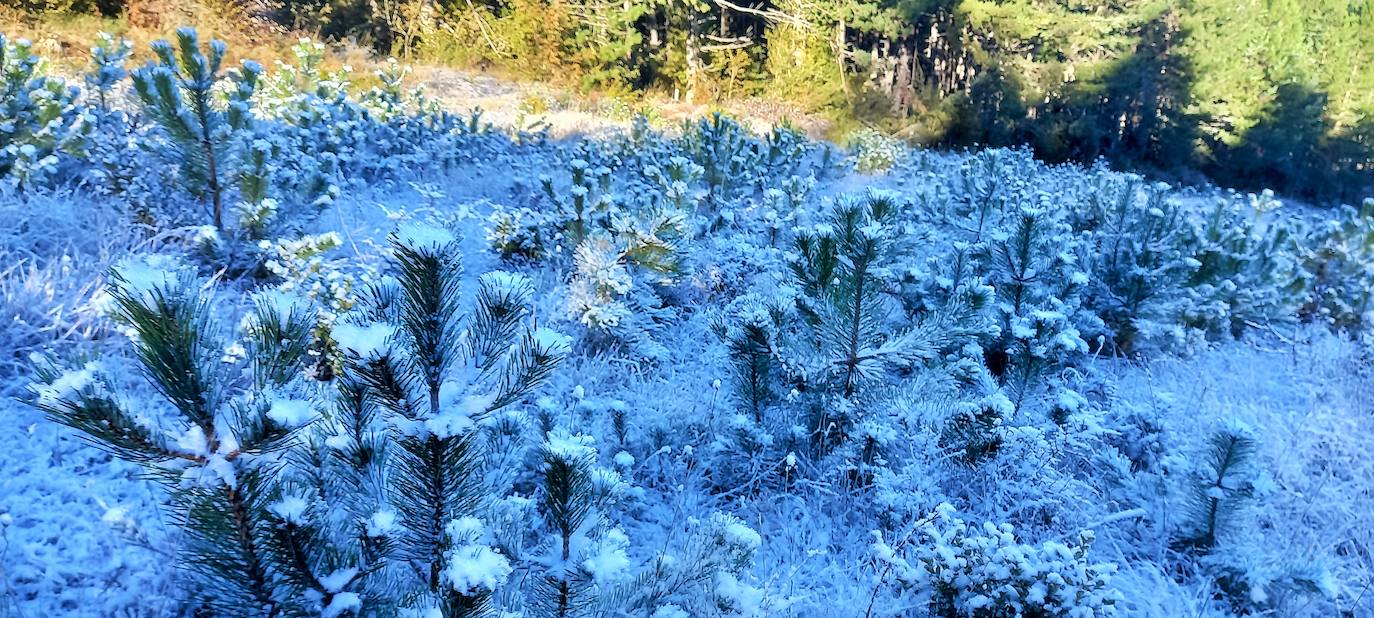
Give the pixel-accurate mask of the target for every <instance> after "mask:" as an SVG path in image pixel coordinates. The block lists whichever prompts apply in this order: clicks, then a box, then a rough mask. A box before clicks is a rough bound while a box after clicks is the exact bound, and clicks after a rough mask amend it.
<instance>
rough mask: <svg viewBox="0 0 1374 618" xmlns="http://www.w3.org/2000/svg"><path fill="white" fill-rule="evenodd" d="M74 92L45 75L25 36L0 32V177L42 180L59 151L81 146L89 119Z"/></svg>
mask: <svg viewBox="0 0 1374 618" xmlns="http://www.w3.org/2000/svg"><path fill="white" fill-rule="evenodd" d="M77 93H78V89H77V88H75V87H72V86H68V85H67V83H66V82H65V81H63V80H62V79H60V78H57V77H53V76H50V75H47V72H46V70H45V67H44V63H43V61H42V59H41V58H39V57H38V56H37V55H36V54H35V53H34V52H33V46H32V44H30V43H29V41H27V40H25V39H20V40H18V41H13V42H11V41H9V40H8V39H6V38H5V37H4V35H0V177H3V178H6V179H7V180H9V181H10V182H14V183H28V182H33V181H38V180H42V179H44V178H45V177H47V176H49V175H51V174H54V173H55V172H56V171H57V167H58V163H59V155H61V154H62V153H63V152H64V151H75V150H79V149H80V147H81V141H82V139H83V137H84V133H85V132H86V130H87V121H86V119H85V118H84V115H83V114H81V113H80V111H79V109H78V108H77V107H76V105H75V101H76V98H77Z"/></svg>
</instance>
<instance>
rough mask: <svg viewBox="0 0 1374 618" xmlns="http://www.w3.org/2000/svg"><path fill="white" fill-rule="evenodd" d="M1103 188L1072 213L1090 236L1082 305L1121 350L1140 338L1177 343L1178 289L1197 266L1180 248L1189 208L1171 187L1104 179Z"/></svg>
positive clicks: (1135, 180) (1134, 179) (1127, 349)
mask: <svg viewBox="0 0 1374 618" xmlns="http://www.w3.org/2000/svg"><path fill="white" fill-rule="evenodd" d="M1101 191H1102V192H1103V194H1099V195H1095V196H1094V199H1093V200H1092V201H1090V203H1089V204H1088V205H1087V208H1084V209H1082V211H1081V212H1076V213H1074V214H1075V216H1076V220H1075V221H1074V226H1075V228H1077V229H1079V230H1081V231H1085V232H1088V233H1089V234H1090V238H1091V241H1090V243H1091V244H1090V245H1089V246H1088V247H1087V249H1086V253H1087V255H1089V256H1090V257H1089V259H1088V261H1087V264H1086V265H1087V266H1088V268H1089V273H1090V274H1091V282H1090V290H1089V292H1088V293H1087V294H1086V295H1085V303H1086V304H1087V305H1088V306H1089V307H1091V308H1092V309H1093V310H1094V311H1095V312H1096V313H1097V314H1098V316H1100V317H1101V318H1102V320H1103V321H1104V322H1105V323H1106V325H1107V328H1108V330H1109V335H1110V338H1111V344H1112V346H1113V347H1114V348H1115V349H1116V350H1117V351H1118V352H1120V353H1125V354H1129V353H1131V352H1132V351H1134V350H1135V348H1136V346H1137V344H1138V343H1140V342H1142V340H1145V341H1149V340H1165V341H1167V340H1168V339H1169V338H1173V339H1178V338H1180V337H1181V336H1182V333H1181V332H1180V331H1181V329H1180V328H1179V327H1178V326H1177V324H1176V323H1175V322H1174V317H1175V316H1177V315H1178V313H1179V303H1180V302H1182V300H1183V299H1181V298H1180V296H1181V294H1180V292H1181V291H1182V289H1183V285H1184V283H1185V282H1186V281H1187V279H1188V278H1189V277H1191V276H1192V275H1193V273H1194V272H1196V271H1197V269H1198V267H1199V262H1198V261H1197V260H1196V259H1195V258H1193V256H1192V255H1190V254H1189V253H1188V252H1186V250H1185V241H1184V238H1185V234H1186V233H1187V229H1188V228H1187V218H1186V211H1185V210H1184V208H1183V206H1182V205H1181V204H1180V203H1179V202H1178V201H1177V200H1176V199H1173V198H1171V197H1170V196H1169V192H1168V191H1169V186H1168V185H1166V184H1163V183H1155V184H1152V185H1150V186H1148V187H1145V188H1144V189H1142V188H1141V186H1140V180H1139V178H1138V177H1130V178H1127V179H1125V180H1124V181H1121V182H1116V181H1111V180H1105V181H1104V184H1103V186H1102V188H1101ZM1142 193H1143V195H1142Z"/></svg>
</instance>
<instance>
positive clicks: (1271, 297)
mask: <svg viewBox="0 0 1374 618" xmlns="http://www.w3.org/2000/svg"><path fill="white" fill-rule="evenodd" d="M1252 197H1253V196H1252ZM1199 214H1200V216H1198V217H1195V218H1194V220H1193V221H1191V222H1190V223H1191V225H1190V226H1189V235H1188V240H1187V243H1186V244H1187V246H1188V247H1189V251H1190V252H1191V253H1192V255H1193V259H1194V260H1196V261H1197V268H1196V269H1195V270H1194V271H1193V272H1192V273H1191V274H1190V275H1189V277H1188V280H1187V282H1186V286H1187V289H1188V296H1189V298H1190V301H1191V302H1190V303H1189V306H1187V307H1186V308H1185V310H1184V311H1183V312H1182V315H1179V316H1178V317H1177V318H1176V319H1177V320H1178V321H1180V322H1182V323H1183V325H1184V326H1186V327H1188V328H1190V329H1194V330H1195V331H1198V332H1200V333H1202V334H1203V335H1204V336H1207V337H1212V338H1215V337H1220V336H1226V337H1239V336H1240V335H1241V334H1242V333H1244V332H1245V331H1246V330H1247V329H1249V328H1252V327H1257V326H1261V325H1267V324H1272V323H1274V322H1281V321H1283V320H1285V319H1287V318H1289V317H1290V316H1292V315H1294V314H1295V312H1296V309H1297V307H1296V305H1297V304H1299V302H1300V301H1299V300H1298V299H1296V298H1295V296H1297V295H1296V294H1294V293H1293V290H1294V288H1295V287H1296V286H1297V285H1300V284H1301V281H1300V273H1299V272H1298V271H1299V270H1300V268H1301V266H1300V264H1299V263H1298V262H1299V260H1300V258H1298V257H1297V256H1298V255H1299V254H1300V253H1301V250H1300V249H1299V248H1298V247H1297V241H1298V240H1299V239H1298V238H1296V237H1295V235H1294V234H1293V229H1292V225H1291V224H1289V223H1288V222H1287V221H1285V220H1283V219H1280V218H1276V217H1275V218H1270V219H1269V220H1267V221H1265V220H1261V217H1262V216H1263V215H1264V212H1262V211H1260V210H1259V209H1258V208H1256V207H1255V206H1253V205H1249V204H1246V203H1244V202H1242V201H1241V200H1240V199H1237V198H1235V197H1231V198H1217V199H1216V200H1215V202H1214V204H1213V206H1212V207H1211V208H1210V209H1207V210H1203V211H1202V212H1200V213H1199Z"/></svg>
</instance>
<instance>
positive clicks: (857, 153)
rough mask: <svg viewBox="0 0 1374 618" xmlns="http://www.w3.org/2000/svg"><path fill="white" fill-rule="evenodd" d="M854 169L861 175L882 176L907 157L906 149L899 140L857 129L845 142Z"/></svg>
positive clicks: (871, 131) (871, 130)
mask: <svg viewBox="0 0 1374 618" xmlns="http://www.w3.org/2000/svg"><path fill="white" fill-rule="evenodd" d="M846 141H847V146H848V148H849V152H850V156H851V157H853V158H854V169H855V170H858V171H859V173H862V174H882V173H885V172H887V170H889V169H892V166H894V165H897V164H898V163H900V162H902V161H903V160H905V159H906V157H907V147H906V144H903V143H902V141H901V140H898V139H895V138H891V137H888V136H886V135H883V134H882V133H880V132H878V131H877V130H876V129H868V128H865V129H859V130H857V131H855V132H853V133H851V134H850V135H849V138H848V139H847V140H846Z"/></svg>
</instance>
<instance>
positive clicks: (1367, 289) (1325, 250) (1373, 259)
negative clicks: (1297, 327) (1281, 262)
mask: <svg viewBox="0 0 1374 618" xmlns="http://www.w3.org/2000/svg"><path fill="white" fill-rule="evenodd" d="M1310 238H1311V240H1309V241H1307V242H1305V243H1304V244H1305V245H1306V246H1308V247H1311V248H1310V249H1309V250H1308V251H1307V252H1305V254H1304V255H1303V258H1302V261H1303V279H1304V286H1305V294H1304V298H1303V303H1302V306H1301V307H1300V308H1299V310H1298V315H1299V316H1300V317H1301V318H1302V319H1303V320H1305V321H1309V322H1316V323H1319V324H1325V325H1328V326H1330V327H1332V328H1335V329H1339V330H1343V331H1346V332H1347V333H1349V334H1350V335H1351V336H1356V335H1359V334H1363V333H1364V332H1365V331H1367V330H1368V329H1369V328H1370V326H1371V324H1374V315H1371V311H1374V198H1366V199H1365V200H1364V201H1363V202H1362V203H1361V205H1360V207H1359V208H1355V207H1351V206H1342V207H1341V208H1340V211H1339V215H1338V216H1337V217H1335V218H1334V219H1333V220H1331V221H1328V222H1326V223H1325V224H1324V225H1323V226H1322V227H1320V228H1318V229H1316V230H1314V231H1313V232H1311V234H1310Z"/></svg>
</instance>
